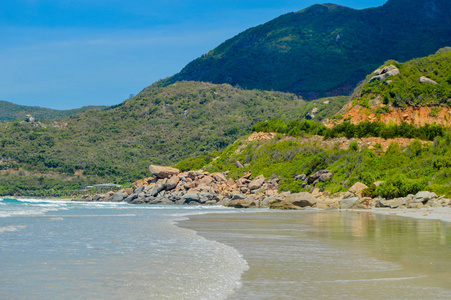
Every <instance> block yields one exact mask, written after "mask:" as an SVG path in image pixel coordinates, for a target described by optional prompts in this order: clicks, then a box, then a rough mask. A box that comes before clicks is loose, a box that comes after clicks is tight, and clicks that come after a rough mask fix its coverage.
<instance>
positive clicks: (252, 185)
mask: <svg viewBox="0 0 451 300" xmlns="http://www.w3.org/2000/svg"><path fill="white" fill-rule="evenodd" d="M264 182H265V177H264V176H263V175H260V176H257V178H255V179H254V180H252V181H251V182H250V183H249V185H248V188H249V189H250V190H256V189H258V188H260V187H261V186H262V184H263V183H264Z"/></svg>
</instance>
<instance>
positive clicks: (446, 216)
mask: <svg viewBox="0 0 451 300" xmlns="http://www.w3.org/2000/svg"><path fill="white" fill-rule="evenodd" d="M0 198H1V199H7V198H10V199H18V200H26V199H35V200H43V201H68V202H71V201H73V199H71V198H52V197H50V198H49V197H44V198H41V197H32V196H28V197H27V196H2V197H0ZM77 202H79V201H77ZM82 202H83V201H82ZM86 202H92V201H86ZM102 202H114V201H102ZM150 205H152V204H150ZM175 205H177V204H175ZM171 206H172V205H171ZM180 206H183V205H180ZM199 206H204V205H199ZM212 206H215V205H212ZM216 206H223V205H216ZM224 207H226V206H224ZM246 209H247V208H244V210H246ZM263 209H264V208H262V212H263V211H279V210H278V209H275V210H272V209H268V210H263ZM301 210H305V211H316V212H325V211H351V212H359V213H362V212H371V213H374V214H380V215H387V216H398V217H406V218H414V219H426V220H440V221H444V222H450V223H451V206H446V207H424V208H402V209H393V208H382V207H380V208H375V207H372V208H369V209H331V208H305V209H301ZM257 212H258V210H257ZM190 216H191V215H188V216H187V217H188V218H189V217H190Z"/></svg>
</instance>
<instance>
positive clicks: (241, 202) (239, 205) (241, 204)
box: [227, 200, 249, 208]
mask: <svg viewBox="0 0 451 300" xmlns="http://www.w3.org/2000/svg"><path fill="white" fill-rule="evenodd" d="M227 206H228V207H235V208H249V204H247V202H246V201H244V200H232V201H230V203H229V204H228V205H227Z"/></svg>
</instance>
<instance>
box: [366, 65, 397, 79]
mask: <svg viewBox="0 0 451 300" xmlns="http://www.w3.org/2000/svg"><path fill="white" fill-rule="evenodd" d="M399 74H400V71H399V69H398V68H396V67H395V66H393V65H390V66H387V67H384V68H383V69H377V70H376V71H374V75H375V76H373V77H372V78H371V79H370V81H369V82H370V83H371V82H373V81H376V80H379V81H384V80H385V79H387V78H388V77H390V76H396V75H399Z"/></svg>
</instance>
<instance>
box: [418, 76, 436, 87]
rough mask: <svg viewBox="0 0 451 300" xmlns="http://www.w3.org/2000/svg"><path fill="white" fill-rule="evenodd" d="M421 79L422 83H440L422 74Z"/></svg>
mask: <svg viewBox="0 0 451 300" xmlns="http://www.w3.org/2000/svg"><path fill="white" fill-rule="evenodd" d="M419 81H420V83H432V84H434V85H437V84H438V83H437V82H436V81H435V80H432V79H431V78H428V77H426V76H421V77H420V80H419Z"/></svg>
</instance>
